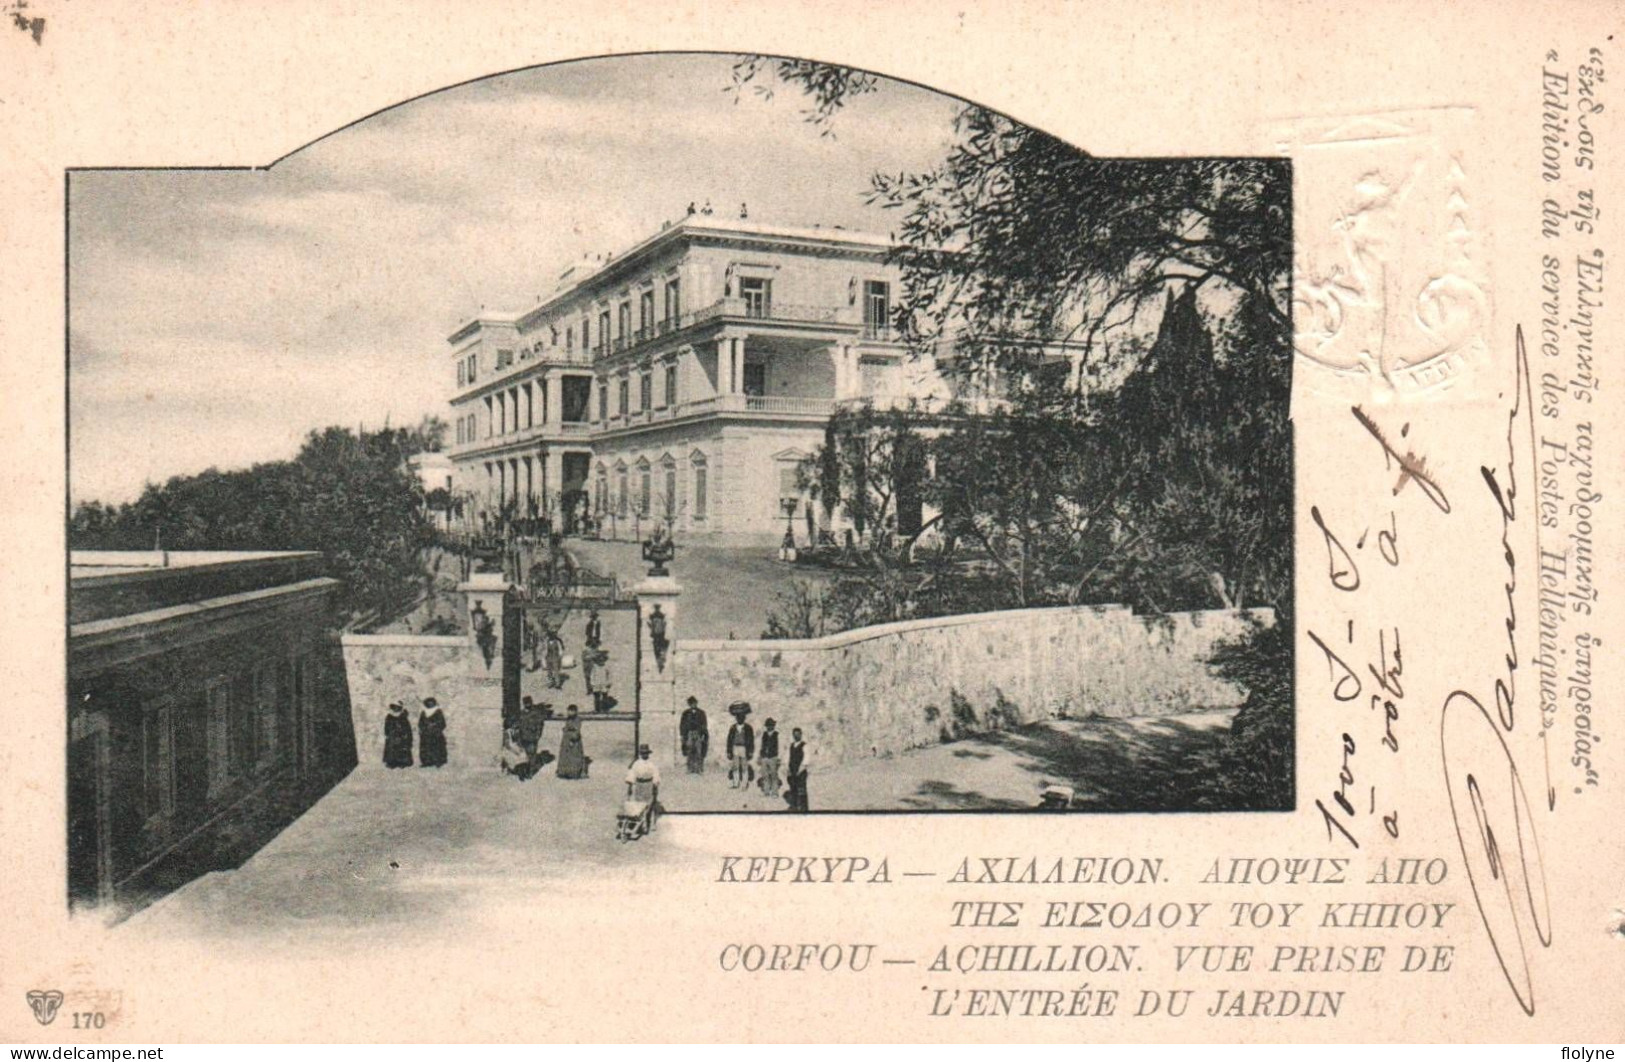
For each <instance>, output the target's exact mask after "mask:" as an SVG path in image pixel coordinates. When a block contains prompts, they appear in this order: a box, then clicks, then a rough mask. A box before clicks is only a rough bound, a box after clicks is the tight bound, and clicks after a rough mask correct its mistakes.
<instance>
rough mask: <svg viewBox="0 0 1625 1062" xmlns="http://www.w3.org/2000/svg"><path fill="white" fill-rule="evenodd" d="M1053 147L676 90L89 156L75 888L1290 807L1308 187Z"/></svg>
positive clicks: (1013, 132)
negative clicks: (922, 822)
mask: <svg viewBox="0 0 1625 1062" xmlns="http://www.w3.org/2000/svg"><path fill="white" fill-rule="evenodd" d="M1086 149H1087V145H1073V144H1068V143H1065V142H1063V141H1061V140H1059V139H1056V138H1055V137H1052V136H1050V135H1048V134H1046V133H1045V132H1043V131H1041V130H1038V129H1034V128H1030V127H1028V126H1026V125H1023V124H1021V123H1019V122H1017V121H1014V120H1012V119H1010V118H1008V117H1006V116H1004V115H1001V114H999V113H997V112H995V111H992V110H989V109H987V108H984V107H982V106H979V105H977V104H976V103H974V102H969V101H965V100H960V99H956V98H953V97H950V96H947V95H944V94H941V93H939V92H936V91H933V90H931V89H929V88H925V87H921V86H918V85H913V84H908V83H904V82H900V81H895V80H890V79H888V78H885V77H881V76H878V75H875V74H870V73H867V72H863V71H860V70H854V69H849V68H845V67H839V66H831V65H827V64H821V63H816V62H812V61H807V60H802V59H795V58H782V57H772V56H761V55H728V54H677V53H671V54H645V55H633V56H617V57H606V58H599V59H586V60H581V61H576V62H570V63H564V64H558V65H552V66H545V67H537V68H533V69H526V70H520V71H515V72H512V73H507V74H502V75H498V76H493V77H489V78H483V79H480V80H477V81H474V82H472V83H468V84H464V85H460V86H457V87H454V88H449V89H446V90H444V91H440V92H435V93H431V94H429V95H427V96H424V97H421V98H418V99H413V100H409V101H407V102H404V103H401V104H399V105H398V106H395V107H391V108H389V109H387V110H385V111H383V112H380V113H378V114H374V115H372V116H370V117H367V118H364V119H362V120H359V121H357V122H355V123H354V124H352V125H350V126H347V127H345V128H343V129H340V130H337V131H336V132H333V133H332V134H331V135H329V136H326V137H323V138H321V139H319V140H317V141H316V142H314V143H312V144H309V145H307V146H305V147H303V148H301V149H299V150H298V151H295V152H293V153H292V154H291V155H289V156H287V157H285V158H282V159H279V160H277V161H276V162H275V163H274V164H273V165H270V166H268V167H265V168H255V169H229V168H228V169H202V170H198V169H183V170H166V169H136V170H129V169H96V168H83V169H76V170H73V171H71V172H70V174H69V181H68V190H67V193H68V202H67V212H68V224H69V240H68V263H67V265H68V277H69V312H68V328H69V343H68V352H67V374H68V392H69V402H70V430H71V436H70V445H69V454H68V456H69V462H70V467H69V486H70V495H71V496H70V502H71V509H70V514H71V515H70V519H69V526H68V544H69V547H70V554H71V555H70V558H69V560H70V574H71V585H70V595H69V615H68V624H69V631H68V654H69V660H68V677H69V689H68V707H69V712H68V726H69V733H68V742H69V745H68V747H69V755H68V764H67V769H68V792H69V800H68V820H69V821H68V830H67V837H68V882H67V894H68V898H69V900H70V902H71V904H72V905H73V906H74V907H75V908H76V909H85V910H95V911H97V912H98V913H99V914H100V915H103V916H106V915H111V916H112V917H114V918H115V919H118V918H124V917H126V916H128V915H129V914H132V913H136V912H143V911H144V909H146V908H148V907H149V905H153V904H155V903H157V902H158V901H162V902H161V904H159V906H158V907H157V908H155V909H154V910H152V911H150V912H147V913H145V914H144V918H143V920H144V921H146V922H149V923H153V922H156V923H158V924H163V923H164V922H165V921H166V920H167V922H169V923H173V924H175V925H177V926H179V925H184V924H187V923H189V922H193V921H197V920H203V921H207V920H208V918H209V917H211V915H214V916H218V915H219V913H220V912H224V911H228V910H229V911H237V912H241V911H242V910H244V909H245V908H246V909H247V910H251V911H256V912H259V913H260V914H262V915H264V916H265V917H326V918H341V917H342V918H366V917H381V916H382V917H387V915H380V914H379V912H388V911H390V910H391V905H392V904H394V903H396V902H399V900H400V896H399V895H397V894H398V893H399V891H400V882H401V881H402V880H404V879H406V878H407V877H409V876H412V875H429V876H435V875H441V876H445V877H447V878H449V879H452V880H454V881H456V882H462V881H465V880H466V881H470V882H472V881H477V880H479V879H480V878H481V877H482V875H489V874H495V873H496V872H497V868H502V869H503V870H504V871H505V872H512V871H513V870H514V868H516V867H517V868H532V869H534V870H535V872H537V873H546V872H547V871H546V868H547V866H548V865H550V864H555V863H560V862H568V861H570V860H572V859H576V858H579V857H581V856H584V855H585V856H590V857H592V858H603V855H602V853H604V852H605V851H606V850H609V849H612V848H614V847H615V846H618V845H626V844H630V843H632V842H639V843H641V844H643V845H644V846H645V847H658V845H659V833H658V824H659V822H660V819H661V818H662V816H665V815H682V814H689V813H728V814H738V813H749V814H767V813H771V814H778V815H784V814H797V813H813V814H820V813H854V812H856V813H902V814H911V813H921V812H961V813H963V812H974V813H992V812H999V813H1022V812H1033V811H1054V812H1082V813H1087V812H1097V813H1120V812H1190V813H1203V812H1206V813H1217V812H1272V811H1273V812H1279V811H1290V810H1292V809H1293V808H1294V806H1295V800H1294V771H1293V763H1294V715H1293V661H1292V645H1291V638H1290V631H1291V629H1292V623H1291V616H1292V602H1293V586H1292V577H1293V571H1292V566H1293V550H1292V520H1291V514H1292V504H1293V456H1292V455H1293V440H1292V425H1291V423H1290V420H1289V415H1288V414H1289V396H1290V389H1291V365H1292V356H1291V352H1292V342H1291V330H1290V318H1291V305H1292V298H1291V261H1292V195H1291V193H1292V186H1291V176H1292V168H1291V163H1290V162H1289V161H1288V160H1286V159H1280V158H1276V159H1271V158H1255V157H1233V158H1215V157H1188V158H1187V157H1163V158H1106V157H1097V156H1095V155H1092V154H1090V153H1089V152H1088V151H1087V150H1086ZM361 853H365V854H367V855H368V856H370V857H372V859H373V861H374V862H375V863H377V864H379V865H387V866H388V867H392V868H395V867H410V868H411V870H410V873H408V872H404V871H403V872H402V873H400V874H396V875H383V876H376V877H372V878H370V879H369V881H368V882H361V881H359V880H350V878H348V877H346V876H344V875H337V876H334V875H329V874H324V873H322V871H323V869H324V868H328V869H331V868H335V867H342V866H346V865H349V863H350V862H353V861H355V860H356V859H357V858H359V854H361ZM482 863H484V864H485V866H484V867H483V868H482V866H481V864H482ZM295 879H301V880H305V881H308V882H311V883H313V884H312V885H311V886H310V887H307V888H303V889H298V888H292V887H291V886H292V884H293V881H294V880H295ZM334 881H338V882H341V883H342V884H341V885H338V886H335V885H333V884H332V882H334ZM463 887H464V885H462V884H450V885H447V886H446V889H447V891H449V892H455V891H456V890H457V889H460V888H463ZM470 887H471V886H470ZM416 900H417V902H426V901H424V900H423V897H422V896H421V895H418V896H417V897H416Z"/></svg>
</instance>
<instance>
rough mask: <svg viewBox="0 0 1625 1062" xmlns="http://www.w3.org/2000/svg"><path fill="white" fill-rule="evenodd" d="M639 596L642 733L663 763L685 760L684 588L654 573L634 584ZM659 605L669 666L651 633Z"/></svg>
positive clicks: (664, 764) (675, 581)
mask: <svg viewBox="0 0 1625 1062" xmlns="http://www.w3.org/2000/svg"><path fill="white" fill-rule="evenodd" d="M633 592H634V593H635V594H637V596H638V615H639V616H640V617H641V619H642V623H641V626H642V628H643V630H642V634H641V637H642V639H643V645H642V646H641V651H642V666H641V667H640V668H639V675H638V678H639V681H640V682H641V683H642V689H643V702H642V708H643V720H642V728H641V736H642V740H643V743H644V744H645V745H648V746H649V751H650V758H651V759H653V760H654V761H655V762H656V763H659V764H661V765H662V766H670V765H672V764H677V763H681V762H682V759H683V750H682V748H681V746H680V745H679V744H678V739H677V717H678V715H679V712H680V706H679V704H678V697H677V676H676V660H675V653H674V650H675V649H676V645H677V630H678V622H677V605H678V599H679V598H680V597H681V596H682V593H683V588H682V586H681V585H680V584H679V583H678V582H677V580H676V579H674V578H672V577H671V576H670V575H651V576H649V577H648V578H646V579H644V580H643V582H641V583H639V584H638V585H637V586H636V587H634V588H633ZM656 609H658V610H659V612H658V615H660V616H661V617H662V618H663V619H664V620H665V628H666V630H665V638H666V653H665V666H664V667H661V666H660V660H659V658H658V657H657V655H656V653H655V647H654V642H653V639H652V637H651V634H652V631H651V624H650V620H651V618H652V617H654V616H655V615H656V614H657V613H656Z"/></svg>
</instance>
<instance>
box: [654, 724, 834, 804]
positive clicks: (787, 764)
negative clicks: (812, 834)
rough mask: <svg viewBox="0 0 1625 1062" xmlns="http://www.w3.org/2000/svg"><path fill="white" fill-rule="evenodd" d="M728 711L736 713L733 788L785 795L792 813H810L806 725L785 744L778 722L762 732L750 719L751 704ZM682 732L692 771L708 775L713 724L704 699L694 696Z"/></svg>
mask: <svg viewBox="0 0 1625 1062" xmlns="http://www.w3.org/2000/svg"><path fill="white" fill-rule="evenodd" d="M728 713H729V714H730V715H732V716H733V717H734V722H733V725H732V726H730V727H729V728H728V743H727V746H726V749H725V751H726V753H727V757H726V758H727V761H728V785H729V787H730V788H733V789H748V788H749V787H750V786H752V785H754V786H756V788H757V789H759V790H760V791H761V792H762V794H763V795H764V796H770V797H776V796H783V797H784V802H785V803H786V804H788V805H789V808H790V810H791V811H807V810H808V806H807V774H808V771H809V769H810V768H811V765H812V761H811V756H810V754H809V752H808V749H807V742H806V740H805V739H804V738H803V737H802V733H801V728H800V727H793V728H791V730H790V742H789V745H788V747H787V748H781V741H780V738H781V734H780V732H779V729H778V721H777V720H775V719H772V718H768V719H764V720H763V721H762V732H761V734H760V735H758V734H757V733H756V728H755V727H753V726H751V724H750V721H749V716H750V714H751V707H750V705H749V704H748V703H746V702H744V701H735V702H734V703H733V704H731V705H729V706H728ZM677 734H678V738H679V739H680V741H681V743H682V746H683V759H684V761H685V763H686V765H687V768H688V773H689V774H704V773H705V759H706V755H707V754H708V753H709V751H710V748H711V725H710V720H709V719H708V718H707V716H706V714H705V709H703V708H701V707H700V702H699V699H698V698H695V697H690V698H689V699H688V707H687V708H686V709H685V710H684V711H683V714H682V716H681V717H679V719H678V721H677ZM781 767H782V768H783V772H784V773H783V776H782V777H781V775H780V769H781Z"/></svg>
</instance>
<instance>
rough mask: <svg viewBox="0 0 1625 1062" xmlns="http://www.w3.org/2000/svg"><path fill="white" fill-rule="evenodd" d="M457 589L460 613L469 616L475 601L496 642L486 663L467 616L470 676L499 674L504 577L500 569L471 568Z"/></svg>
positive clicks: (504, 588) (497, 676)
mask: <svg viewBox="0 0 1625 1062" xmlns="http://www.w3.org/2000/svg"><path fill="white" fill-rule="evenodd" d="M457 589H458V590H460V591H462V594H463V614H464V615H465V616H469V617H472V616H473V614H474V606H475V605H479V606H481V607H482V608H483V609H484V610H485V614H486V615H487V616H490V617H491V633H492V634H494V635H495V636H496V642H495V643H494V645H493V647H492V650H491V663H490V666H489V667H487V666H486V663H485V655H484V654H483V653H482V652H480V646H479V641H478V640H477V638H476V637H475V633H474V622H473V620H472V618H471V619H470V620H469V626H468V643H469V646H470V647H471V648H472V650H473V652H472V653H471V654H470V657H469V659H470V664H469V667H470V674H471V676H472V677H474V678H476V679H479V678H494V679H498V680H500V679H501V678H502V608H503V601H504V600H505V598H506V596H507V593H508V580H507V578H506V577H505V576H504V575H503V574H502V573H501V572H475V573H474V574H473V575H471V576H469V578H468V582H466V583H459V584H457Z"/></svg>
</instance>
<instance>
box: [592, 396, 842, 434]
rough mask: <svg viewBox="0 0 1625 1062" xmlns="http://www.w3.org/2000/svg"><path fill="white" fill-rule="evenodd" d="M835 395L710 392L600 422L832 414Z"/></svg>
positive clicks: (611, 425)
mask: <svg viewBox="0 0 1625 1062" xmlns="http://www.w3.org/2000/svg"><path fill="white" fill-rule="evenodd" d="M835 405H836V401H835V399H833V398H800V397H795V396H790V395H710V396H708V397H705V398H696V399H692V400H690V401H688V402H681V403H678V404H677V405H675V406H661V407H659V408H657V409H642V410H633V411H632V412H630V413H626V414H624V415H617V416H612V417H610V418H609V421H608V422H607V423H605V424H600V425H597V427H598V428H600V429H601V430H603V431H615V430H618V429H621V428H631V427H637V426H640V425H644V424H659V423H661V422H662V421H668V420H681V419H685V418H688V417H697V416H704V415H706V414H711V413H757V414H762V415H764V416H785V417H818V418H823V417H828V416H829V415H830V414H831V413H832V412H834V410H835Z"/></svg>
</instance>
